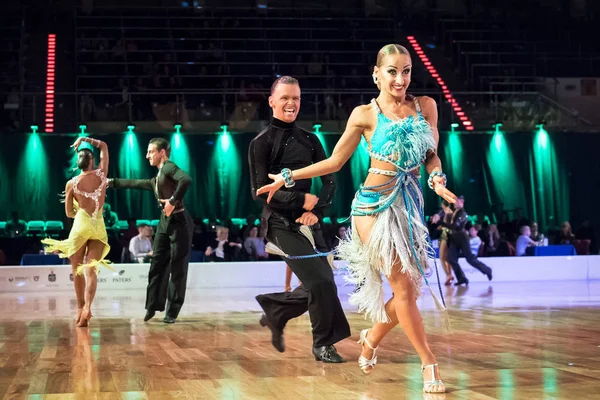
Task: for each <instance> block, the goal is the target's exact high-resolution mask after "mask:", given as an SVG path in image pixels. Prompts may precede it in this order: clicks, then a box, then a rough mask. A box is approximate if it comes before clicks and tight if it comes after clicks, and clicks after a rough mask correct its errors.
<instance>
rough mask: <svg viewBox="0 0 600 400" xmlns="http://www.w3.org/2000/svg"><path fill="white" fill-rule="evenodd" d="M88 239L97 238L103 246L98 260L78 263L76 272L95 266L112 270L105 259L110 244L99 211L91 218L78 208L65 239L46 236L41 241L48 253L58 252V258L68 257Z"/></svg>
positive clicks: (79, 273) (97, 269)
mask: <svg viewBox="0 0 600 400" xmlns="http://www.w3.org/2000/svg"><path fill="white" fill-rule="evenodd" d="M88 240H99V241H100V242H102V244H104V248H103V249H102V254H101V256H100V258H99V259H98V260H86V262H85V264H80V265H79V266H78V267H77V274H78V275H81V274H83V272H84V270H85V268H95V269H96V272H98V271H99V267H106V268H108V269H111V270H114V269H113V268H112V267H111V266H110V264H111V262H110V261H109V260H107V259H106V256H107V255H108V253H109V252H110V246H109V245H108V235H107V233H106V227H105V226H104V219H103V217H102V213H99V215H98V216H97V217H96V218H92V216H90V215H89V214H88V213H87V211H85V210H84V209H82V208H80V209H78V211H77V214H76V215H75V220H74V221H73V227H72V228H71V232H70V233H69V237H68V238H67V239H65V240H55V239H50V238H47V239H43V240H42V243H43V244H45V245H47V247H46V251H47V252H48V253H58V256H59V257H60V258H69V257H71V256H72V255H73V254H75V253H77V251H79V249H81V248H82V247H83V246H85V245H86V244H87V242H88Z"/></svg>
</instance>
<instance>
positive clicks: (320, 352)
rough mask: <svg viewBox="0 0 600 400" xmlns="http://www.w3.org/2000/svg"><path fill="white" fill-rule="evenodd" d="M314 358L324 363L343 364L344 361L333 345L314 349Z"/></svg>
mask: <svg viewBox="0 0 600 400" xmlns="http://www.w3.org/2000/svg"><path fill="white" fill-rule="evenodd" d="M312 353H313V356H315V360H316V361H323V362H324V363H335V364H339V363H343V362H344V359H343V358H342V356H340V355H339V354H338V352H337V350H336V349H335V347H334V346H333V345H331V344H330V345H327V346H319V347H313V349H312Z"/></svg>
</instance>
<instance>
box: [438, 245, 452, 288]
mask: <svg viewBox="0 0 600 400" xmlns="http://www.w3.org/2000/svg"><path fill="white" fill-rule="evenodd" d="M440 263H441V264H442V268H444V272H445V273H446V283H445V284H446V285H449V284H450V282H452V280H453V279H454V277H453V276H452V267H451V266H450V263H449V262H448V242H447V241H446V240H440Z"/></svg>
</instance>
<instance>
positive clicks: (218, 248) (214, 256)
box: [204, 226, 242, 262]
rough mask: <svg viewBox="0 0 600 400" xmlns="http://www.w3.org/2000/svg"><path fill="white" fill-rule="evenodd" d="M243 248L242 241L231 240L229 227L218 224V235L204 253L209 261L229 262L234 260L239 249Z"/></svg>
mask: <svg viewBox="0 0 600 400" xmlns="http://www.w3.org/2000/svg"><path fill="white" fill-rule="evenodd" d="M241 248H242V244H241V243H236V242H230V241H229V229H228V228H225V227H224V226H217V237H216V238H215V239H213V241H212V242H211V243H210V245H209V246H208V247H207V248H206V251H205V252H204V255H205V256H206V258H207V260H208V261H213V262H214V261H216V262H227V261H234V260H235V258H236V255H237V251H239V250H240V249H241Z"/></svg>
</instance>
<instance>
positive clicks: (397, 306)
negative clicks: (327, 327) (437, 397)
mask: <svg viewBox="0 0 600 400" xmlns="http://www.w3.org/2000/svg"><path fill="white" fill-rule="evenodd" d="M373 221H374V219H371V218H370V217H358V218H357V217H355V226H356V229H357V231H358V234H359V236H360V237H361V238H363V241H365V240H368V237H369V235H370V233H371V227H372V224H373ZM401 269H402V265H401V264H400V263H399V262H398V263H397V264H395V265H394V266H393V267H392V272H391V274H390V275H389V276H388V277H387V279H388V282H389V283H390V287H391V288H392V291H393V292H394V297H392V298H391V299H390V300H389V301H388V303H387V304H386V312H387V314H388V316H389V317H390V319H391V320H392V321H391V322H389V323H375V324H374V325H373V328H371V330H369V332H368V334H367V339H368V340H369V343H370V344H371V345H372V346H373V347H377V346H379V343H380V342H381V340H382V339H383V338H384V337H385V335H386V334H387V333H388V332H389V331H390V330H391V329H392V328H393V327H394V326H396V325H397V324H398V323H400V325H401V326H402V329H403V330H404V333H405V334H406V336H407V337H408V340H410V342H411V344H412V345H413V347H414V348H415V350H416V351H417V354H418V355H419V358H420V359H421V363H422V365H429V364H435V363H436V362H437V359H436V357H435V355H434V354H433V353H432V352H431V349H430V348H429V343H428V342H427V335H426V334H425V327H424V326H423V319H422V318H421V314H420V313H419V308H418V307H417V296H416V291H415V286H414V283H413V282H412V280H411V279H410V277H409V276H408V275H406V274H404V273H402V272H401ZM362 356H364V357H365V358H367V359H370V358H371V357H372V356H373V350H371V349H370V348H369V347H368V346H363V351H362ZM424 373H425V374H427V375H426V376H425V377H424V380H428V381H429V380H432V379H436V380H437V379H441V378H440V374H439V369H438V368H436V369H435V370H434V376H433V377H432V376H431V372H430V370H426V371H424ZM431 389H432V390H431V391H432V392H442V391H444V390H445V388H444V387H443V385H434V387H432V388H431Z"/></svg>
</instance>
